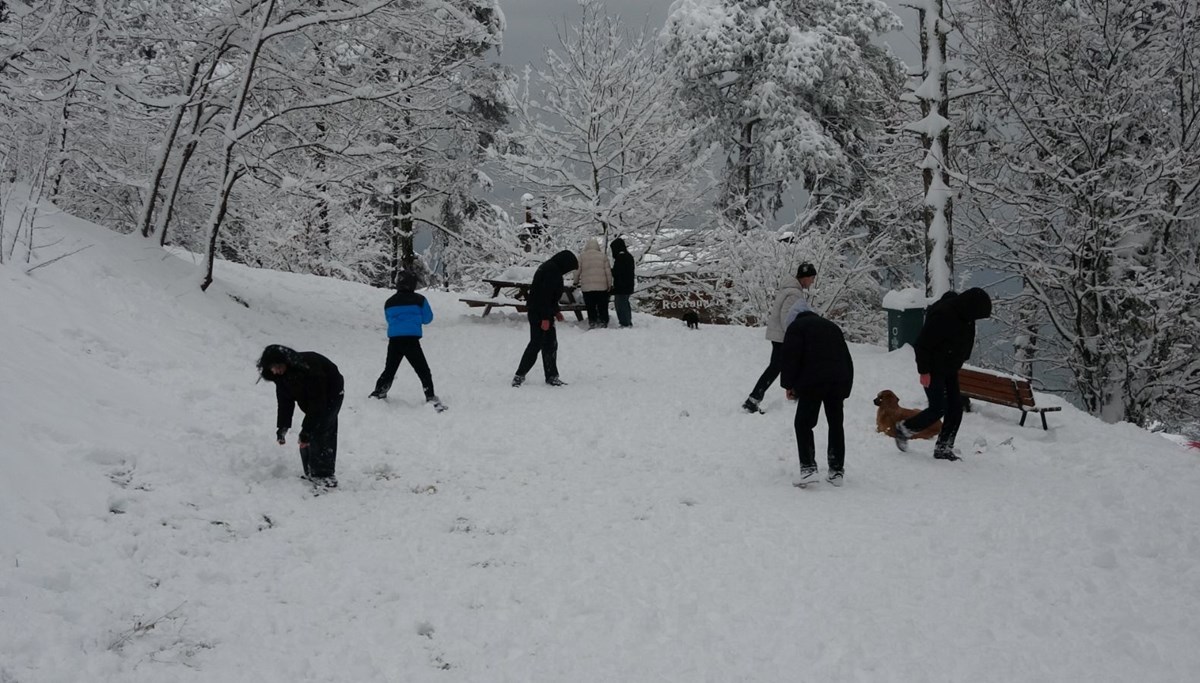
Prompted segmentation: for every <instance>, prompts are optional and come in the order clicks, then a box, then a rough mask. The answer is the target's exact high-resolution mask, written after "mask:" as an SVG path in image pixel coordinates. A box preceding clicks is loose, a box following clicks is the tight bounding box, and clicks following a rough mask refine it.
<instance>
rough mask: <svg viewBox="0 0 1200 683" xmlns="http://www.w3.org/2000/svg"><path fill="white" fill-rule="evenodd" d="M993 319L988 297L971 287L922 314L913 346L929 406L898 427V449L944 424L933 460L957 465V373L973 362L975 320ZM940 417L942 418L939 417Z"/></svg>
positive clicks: (959, 414) (948, 295)
mask: <svg viewBox="0 0 1200 683" xmlns="http://www.w3.org/2000/svg"><path fill="white" fill-rule="evenodd" d="M991 315H992V298H991V297H990V296H989V295H988V293H987V292H985V291H984V290H982V289H980V288H978V287H972V288H971V289H968V290H967V291H965V292H963V293H962V294H956V293H954V292H946V293H945V294H943V295H942V298H940V299H938V300H937V301H936V302H934V304H933V305H932V306H930V307H929V310H928V311H927V312H926V313H925V324H924V325H923V326H922V327H921V331H920V332H919V333H918V334H917V340H916V341H915V342H914V343H913V351H914V352H915V354H916V359H917V373H918V374H919V375H920V380H921V386H922V387H924V388H925V396H926V397H927V398H928V399H929V406H928V407H927V408H925V410H922V411H921V412H920V413H918V414H916V415H914V416H912V417H910V418H908V419H907V420H902V421H900V422H897V423H896V437H895V438H896V448H899V449H900V450H901V451H907V450H908V440H909V439H911V438H912V437H913V435H914V434H916V433H917V432H920V431H921V430H923V429H925V428H926V427H928V426H929V425H931V424H933V423H934V422H937V420H938V419H939V418H941V419H942V431H941V432H939V433H938V438H937V444H935V445H934V447H933V457H935V458H937V459H938V460H961V458H959V457H958V454H956V453H955V452H954V438H955V437H956V436H957V435H958V428H959V426H960V425H961V424H962V415H963V410H962V394H961V392H960V391H959V387H958V371H959V369H960V368H962V366H963V363H965V362H967V360H968V359H969V358H970V357H971V349H972V348H974V346H975V321H976V320H983V319H984V318H989V317H991ZM943 416H944V417H943Z"/></svg>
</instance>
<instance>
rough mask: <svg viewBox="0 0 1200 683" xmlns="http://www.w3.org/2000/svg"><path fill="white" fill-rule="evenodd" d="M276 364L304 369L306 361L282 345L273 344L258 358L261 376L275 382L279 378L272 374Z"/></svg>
mask: <svg viewBox="0 0 1200 683" xmlns="http://www.w3.org/2000/svg"><path fill="white" fill-rule="evenodd" d="M276 363H283V364H284V365H286V366H288V367H289V368H296V367H304V361H303V360H301V359H300V354H299V353H297V352H296V351H294V350H293V349H290V348H288V347H286V346H283V345H282V344H271V345H270V346H268V347H267V348H265V349H263V352H262V355H261V356H259V358H258V373H259V376H261V377H262V378H263V379H265V380H267V381H268V382H274V381H275V380H276V379H277V377H276V375H273V374H271V366H272V365H275V364H276Z"/></svg>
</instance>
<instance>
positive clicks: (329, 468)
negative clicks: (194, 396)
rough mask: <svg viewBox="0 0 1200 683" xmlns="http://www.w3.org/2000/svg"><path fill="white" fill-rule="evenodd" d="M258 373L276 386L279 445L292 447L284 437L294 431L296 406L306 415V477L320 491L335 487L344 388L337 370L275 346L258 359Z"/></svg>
mask: <svg viewBox="0 0 1200 683" xmlns="http://www.w3.org/2000/svg"><path fill="white" fill-rule="evenodd" d="M258 371H259V373H260V374H261V376H262V378H263V379H265V380H267V381H268V382H271V383H272V384H274V385H275V399H276V401H277V402H278V404H279V406H278V407H279V409H278V412H277V416H276V421H275V427H276V430H275V440H276V441H277V442H278V443H279V445H280V446H282V445H283V444H285V443H286V442H287V440H286V439H285V438H284V437H285V435H286V434H287V431H288V430H289V429H291V427H292V415H293V414H294V413H295V410H296V406H300V410H301V411H303V412H304V421H303V422H302V423H301V424H300V437H299V444H300V464H301V465H302V466H303V467H304V477H305V478H306V479H308V480H310V481H312V482H313V483H314V484H316V485H318V486H323V487H325V488H334V487H336V486H337V477H336V476H334V469H335V466H336V465H337V432H338V412H340V411H341V409H342V398H343V395H342V394H343V390H344V388H345V382H344V380H343V379H342V374H341V373H340V372H338V368H337V366H336V365H334V364H333V361H331V360H329V359H328V358H326V357H325V356H322V355H321V354H319V353H316V352H315V351H294V350H292V349H290V348H288V347H286V346H282V345H280V344H271V345H270V346H268V347H266V348H265V349H263V352H262V356H260V357H259V359H258Z"/></svg>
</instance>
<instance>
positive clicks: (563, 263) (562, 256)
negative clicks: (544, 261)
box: [549, 249, 579, 273]
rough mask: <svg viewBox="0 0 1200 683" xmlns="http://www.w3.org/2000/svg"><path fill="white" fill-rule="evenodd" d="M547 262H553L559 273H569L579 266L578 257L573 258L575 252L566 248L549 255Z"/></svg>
mask: <svg viewBox="0 0 1200 683" xmlns="http://www.w3.org/2000/svg"><path fill="white" fill-rule="evenodd" d="M549 262H550V263H553V264H554V265H555V267H556V268H558V272H560V273H569V272H571V271H572V270H575V269H576V268H578V267H579V259H577V258H575V254H574V253H572V252H571V251H569V250H567V249H563V250H562V251H560V252H558V253H557V254H555V255H554V256H551V257H550V261H549Z"/></svg>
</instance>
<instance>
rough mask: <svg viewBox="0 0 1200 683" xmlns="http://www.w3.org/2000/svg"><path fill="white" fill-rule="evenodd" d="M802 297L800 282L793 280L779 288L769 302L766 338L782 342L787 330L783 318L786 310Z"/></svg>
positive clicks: (790, 308)
mask: <svg viewBox="0 0 1200 683" xmlns="http://www.w3.org/2000/svg"><path fill="white" fill-rule="evenodd" d="M803 297H804V290H803V289H801V288H800V283H799V282H797V281H795V280H793V281H792V283H791V284H787V285H784V286H783V287H780V288H779V293H778V294H776V295H775V301H774V303H772V304H771V311H770V313H769V314H768V315H767V339H768V340H770V341H773V342H778V343H780V344H782V343H783V335H784V333H785V332H787V326H786V325H784V322H783V318H784V316H786V315H787V313H788V311H790V310H792V306H793V305H795V303H796V301H797V300H799V299H801V298H803Z"/></svg>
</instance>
